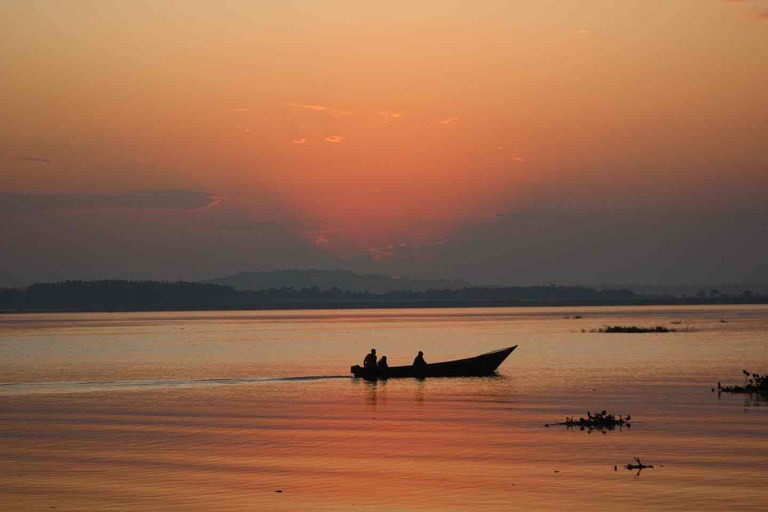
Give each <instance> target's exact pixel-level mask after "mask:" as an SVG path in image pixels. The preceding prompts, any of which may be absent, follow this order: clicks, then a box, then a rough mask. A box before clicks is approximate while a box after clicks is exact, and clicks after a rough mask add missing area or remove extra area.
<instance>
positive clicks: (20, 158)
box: [4, 156, 53, 164]
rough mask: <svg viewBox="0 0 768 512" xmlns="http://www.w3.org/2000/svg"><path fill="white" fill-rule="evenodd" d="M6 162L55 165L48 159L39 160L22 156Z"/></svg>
mask: <svg viewBox="0 0 768 512" xmlns="http://www.w3.org/2000/svg"><path fill="white" fill-rule="evenodd" d="M4 160H14V161H21V162H40V163H44V164H50V163H53V160H48V159H47V158H37V157H32V156H20V157H16V158H5V159H4Z"/></svg>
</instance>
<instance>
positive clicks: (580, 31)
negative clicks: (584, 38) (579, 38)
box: [576, 30, 589, 35]
mask: <svg viewBox="0 0 768 512" xmlns="http://www.w3.org/2000/svg"><path fill="white" fill-rule="evenodd" d="M576 33H577V34H580V35H587V34H589V30H577V31H576Z"/></svg>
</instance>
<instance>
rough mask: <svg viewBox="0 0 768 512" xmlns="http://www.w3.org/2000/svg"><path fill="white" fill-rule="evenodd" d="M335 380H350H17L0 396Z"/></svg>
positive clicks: (3, 385) (318, 377)
mask: <svg viewBox="0 0 768 512" xmlns="http://www.w3.org/2000/svg"><path fill="white" fill-rule="evenodd" d="M334 379H350V377H348V376H345V375H314V376H304V377H264V378H258V379H247V378H237V379H235V378H231V379H150V380H115V381H82V382H18V383H0V396H16V395H31V394H50V393H56V394H59V393H93V392H99V391H128V390H138V389H165V388H191V387H207V386H231V385H243V384H260V383H267V382H306V381H324V380H334Z"/></svg>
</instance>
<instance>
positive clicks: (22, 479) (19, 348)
mask: <svg viewBox="0 0 768 512" xmlns="http://www.w3.org/2000/svg"><path fill="white" fill-rule="evenodd" d="M573 315H582V316H583V317H584V318H582V319H573V318H570V319H566V318H564V317H565V316H573ZM720 320H725V321H726V322H721V321H720ZM673 321H682V322H683V323H682V324H680V325H677V326H676V327H691V328H692V329H693V330H694V331H693V332H678V333H667V334H590V333H582V332H581V329H582V328H585V329H589V328H591V327H599V326H601V325H603V324H621V325H631V324H639V325H653V324H658V323H660V324H665V325H669V324H670V323H671V322H673ZM767 336H768V308H766V307H764V306H747V307H744V306H740V307H736V306H732V307H729V306H724V307H678V308H661V307H644V308H572V309H569V308H530V309H524V308H517V309H515V308H505V309H440V310H395V311H391V310H390V311H380V310H379V311H374V310H365V311H305V312H295V311H292V312H232V313H218V312H217V313H135V314H134V313H128V314H68V315H42V314H41V315H2V316H0V360H1V361H2V363H0V365H1V366H0V370H1V371H2V373H1V374H0V375H2V377H1V378H2V382H3V383H4V384H3V385H2V386H0V425H1V426H0V432H1V434H0V465H2V467H3V471H2V473H0V500H2V502H3V503H4V509H5V510H43V509H50V508H51V507H56V509H57V510H152V509H155V510H159V509H163V510H233V511H234V510H297V509H300V508H301V509H304V510H345V509H361V510H371V511H373V510H500V509H504V510H562V509H564V508H571V509H579V508H585V507H601V508H616V507H621V508H626V507H631V508H632V509H634V510H736V509H757V508H758V507H759V506H761V505H762V504H764V503H765V502H766V501H767V500H768V491H766V488H765V486H764V478H765V477H764V475H765V471H766V469H768V435H766V427H767V426H768V409H767V408H766V406H765V403H764V402H761V401H759V400H758V399H757V398H756V397H749V396H728V395H722V396H720V397H718V395H717V394H716V393H712V392H711V391H710V388H711V387H712V386H713V385H715V383H716V382H717V381H718V380H721V381H723V384H726V383H729V384H731V383H734V384H735V383H741V379H742V373H741V370H742V368H747V369H749V370H750V371H755V372H761V373H764V372H765V371H766V367H768V352H766V348H765V341H766V337H767ZM513 344H517V345H519V347H518V349H517V350H516V351H515V352H514V353H513V354H512V355H511V356H510V358H509V359H508V360H507V361H506V362H505V363H504V364H503V365H502V366H501V368H500V372H499V373H500V375H499V376H498V377H495V378H470V379H427V380H424V381H419V380H416V379H404V380H391V381H389V382H378V383H369V382H364V381H362V380H355V379H351V378H349V376H348V371H349V366H350V365H352V364H359V363H360V360H361V359H362V357H363V356H364V355H365V353H366V352H367V351H368V350H370V348H371V347H376V348H377V350H378V352H379V353H380V354H384V355H388V356H389V360H390V364H402V363H406V364H407V363H408V362H410V360H411V359H412V357H413V355H414V354H415V352H416V351H417V350H423V351H424V352H425V354H426V357H427V361H434V362H437V361H439V360H446V359H451V358H460V357H468V356H472V355H476V354H479V353H481V352H485V351H489V350H493V349H497V348H501V347H505V346H509V345H513ZM321 377H322V378H321ZM325 377H331V378H325ZM601 409H607V410H608V411H613V412H615V413H616V414H623V415H626V414H631V415H632V422H631V423H632V427H631V428H630V429H626V428H625V429H623V430H621V431H619V430H615V431H609V432H607V433H606V434H601V433H599V432H592V433H588V432H586V431H578V430H568V429H566V428H565V427H550V428H545V427H544V424H545V423H551V422H554V421H556V420H558V421H562V420H563V419H564V417H565V416H570V415H574V416H577V417H578V416H584V415H585V414H586V411H587V410H591V411H595V410H601ZM634 456H638V457H640V458H641V460H642V461H643V462H645V463H646V464H653V465H654V466H655V468H654V469H647V470H643V472H642V473H641V474H640V475H639V476H638V475H637V474H636V472H634V471H627V470H625V469H623V468H622V467H621V466H622V465H624V464H626V463H628V462H630V461H631V459H632V457H634ZM614 465H619V469H618V471H614ZM277 490H281V491H282V492H281V493H277V492H275V491H277Z"/></svg>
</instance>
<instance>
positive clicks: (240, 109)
mask: <svg viewBox="0 0 768 512" xmlns="http://www.w3.org/2000/svg"><path fill="white" fill-rule="evenodd" d="M248 110H250V109H247V108H233V109H232V112H248Z"/></svg>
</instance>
